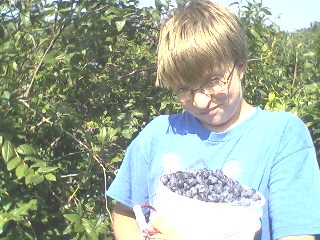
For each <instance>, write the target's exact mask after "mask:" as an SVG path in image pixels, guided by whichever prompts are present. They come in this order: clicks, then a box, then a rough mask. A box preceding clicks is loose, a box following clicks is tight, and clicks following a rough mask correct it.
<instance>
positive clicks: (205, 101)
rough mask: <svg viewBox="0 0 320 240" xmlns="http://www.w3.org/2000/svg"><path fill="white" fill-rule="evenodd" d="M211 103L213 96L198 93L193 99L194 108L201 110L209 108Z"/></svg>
mask: <svg viewBox="0 0 320 240" xmlns="http://www.w3.org/2000/svg"><path fill="white" fill-rule="evenodd" d="M210 101H211V96H209V95H206V94H203V93H201V92H196V93H195V94H194V97H193V106H195V107H197V108H201V109H205V108H207V107H208V105H209V103H210Z"/></svg>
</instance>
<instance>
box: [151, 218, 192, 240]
mask: <svg viewBox="0 0 320 240" xmlns="http://www.w3.org/2000/svg"><path fill="white" fill-rule="evenodd" d="M150 224H151V227H152V228H153V229H156V230H158V231H159V232H160V234H155V235H153V236H152V238H155V239H165V240H185V239H187V238H186V236H184V234H183V233H182V232H180V231H179V230H178V229H177V228H175V227H174V223H172V222H170V220H168V219H166V218H165V217H164V216H161V215H159V214H158V213H156V212H153V213H152V214H151V215H150Z"/></svg>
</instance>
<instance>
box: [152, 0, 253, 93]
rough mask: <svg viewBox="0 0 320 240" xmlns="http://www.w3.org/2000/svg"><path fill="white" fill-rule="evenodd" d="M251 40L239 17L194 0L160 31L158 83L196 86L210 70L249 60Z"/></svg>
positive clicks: (217, 6)
mask: <svg viewBox="0 0 320 240" xmlns="http://www.w3.org/2000/svg"><path fill="white" fill-rule="evenodd" d="M247 57H248V53H247V40H246V36H245V33H244V29H243V26H242V24H241V23H240V20H239V19H238V17H237V16H236V15H235V14H233V13H232V12H231V11H230V10H228V9H227V8H225V7H223V6H220V5H218V4H216V3H212V2H210V1H207V0H191V1H189V3H187V4H186V6H185V7H184V8H183V9H177V10H176V12H175V14H174V15H173V16H172V17H171V18H170V19H169V20H168V21H166V22H165V23H164V24H163V26H162V28H161V31H160V39H159V45H158V72H157V83H158V84H162V85H164V86H166V87H170V88H173V89H175V88H178V87H181V86H193V85H196V83H197V81H199V80H200V81H201V79H203V75H204V74H205V73H206V72H208V71H214V70H220V71H221V70H226V68H227V67H230V65H233V64H235V63H240V62H243V63H245V62H246V61H247Z"/></svg>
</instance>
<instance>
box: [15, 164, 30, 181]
mask: <svg viewBox="0 0 320 240" xmlns="http://www.w3.org/2000/svg"><path fill="white" fill-rule="evenodd" d="M27 169H28V166H27V165H26V164H24V163H23V162H21V163H20V164H19V165H18V167H17V168H16V175H17V177H18V179H21V178H23V177H24V176H25V175H24V174H25V171H26V170H27Z"/></svg>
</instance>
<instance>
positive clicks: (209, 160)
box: [107, 0, 320, 240]
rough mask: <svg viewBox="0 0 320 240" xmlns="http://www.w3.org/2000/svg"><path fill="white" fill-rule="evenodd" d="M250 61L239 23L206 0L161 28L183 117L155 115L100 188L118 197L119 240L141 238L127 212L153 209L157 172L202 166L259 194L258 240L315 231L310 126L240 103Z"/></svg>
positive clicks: (162, 69) (317, 178)
mask: <svg viewBox="0 0 320 240" xmlns="http://www.w3.org/2000/svg"><path fill="white" fill-rule="evenodd" d="M247 57H248V52H247V42H246V36H245V33H244V30H243V27H242V25H241V23H240V22H239V19H238V18H237V17H236V16H235V15H234V14H233V13H231V12H230V11H229V10H227V9H226V8H224V7H222V6H219V5H217V4H214V3H212V2H210V1H206V0H203V1H201V0H194V1H190V2H189V3H188V4H187V5H186V7H185V8H184V9H180V10H178V11H177V12H176V13H175V15H174V16H173V17H172V18H170V19H169V20H168V21H167V22H166V23H165V24H164V26H163V27H162V29H161V33H160V42H159V53H158V82H159V83H161V84H162V85H164V86H166V87H169V88H171V89H172V90H173V91H174V93H175V94H176V96H177V100H178V101H179V102H180V104H181V105H182V107H183V108H184V110H185V111H184V112H183V113H181V114H173V115H169V116H159V117H157V118H155V119H154V120H153V121H151V122H150V123H149V124H148V125H147V126H146V127H145V128H144V129H143V130H142V131H141V133H140V134H139V135H138V136H137V138H136V139H134V140H133V142H132V143H131V144H130V146H129V147H128V149H127V151H126V155H125V159H124V160H123V163H122V165H121V168H120V169H119V172H118V174H117V177H116V179H115V181H114V182H113V183H112V185H111V186H110V188H109V189H108V191H107V194H108V195H109V196H110V197H111V198H113V199H115V200H116V201H117V204H116V205H115V206H114V209H113V221H114V224H113V227H114V233H115V237H116V239H117V240H122V239H123V240H131V239H142V237H141V233H140V232H139V229H138V226H137V223H136V221H135V216H134V214H133V211H132V207H133V206H134V205H136V204H143V203H146V202H147V203H149V204H151V205H152V197H153V195H154V192H155V184H156V181H157V179H158V178H159V176H160V175H162V174H164V173H168V172H173V171H176V170H182V171H192V170H196V169H200V168H207V169H212V170H215V169H223V170H224V171H226V172H227V171H229V172H230V173H229V174H230V175H231V176H232V177H233V178H236V179H237V180H238V181H239V182H240V183H242V184H245V185H248V186H250V187H252V188H254V189H256V190H258V191H259V192H261V193H262V194H263V195H264V196H265V198H266V204H265V206H264V208H263V217H262V219H261V224H262V227H261V231H260V232H258V233H257V234H256V239H262V240H269V239H282V240H284V239H287V240H289V239H300V240H307V239H315V236H316V235H317V234H320V211H319V206H318V205H319V203H320V187H319V186H320V172H319V167H318V164H317V160H316V154H315V149H314V146H313V142H312V139H311V137H310V134H309V132H308V129H307V127H306V126H305V125H304V124H303V122H302V121H301V120H300V119H299V118H297V117H296V116H294V115H292V114H290V113H288V112H270V111H265V110H262V109H261V108H259V107H254V106H252V105H250V104H249V103H247V102H246V101H245V99H244V98H243V95H242V86H241V83H242V79H243V77H244V74H245V69H246V64H247ZM230 169H231V171H230ZM152 222H153V224H154V227H155V228H156V229H158V230H160V232H161V233H162V235H160V237H163V239H167V240H169V239H170V240H177V239H180V238H179V236H178V235H179V233H177V235H175V234H176V233H175V234H172V231H171V230H172V229H174V226H168V222H169V221H166V219H163V218H161V216H160V217H158V218H157V217H153V219H152ZM212 227H213V228H214V227H217V226H212ZM185 231H186V232H187V231H189V229H186V230H185ZM199 231H201V230H200V229H199ZM173 232H174V231H173ZM212 239H214V236H212ZM180 240H183V239H180Z"/></svg>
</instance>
